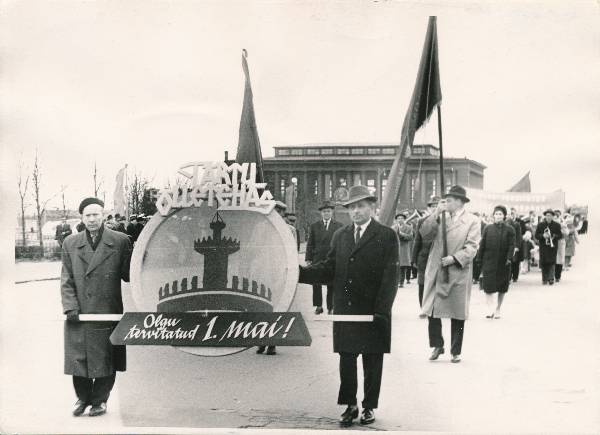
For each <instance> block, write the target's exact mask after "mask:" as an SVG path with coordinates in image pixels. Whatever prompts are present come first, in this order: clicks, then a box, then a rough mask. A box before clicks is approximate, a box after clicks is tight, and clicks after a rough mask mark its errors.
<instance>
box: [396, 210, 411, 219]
mask: <svg viewBox="0 0 600 435" xmlns="http://www.w3.org/2000/svg"><path fill="white" fill-rule="evenodd" d="M398 216H402V217H403V218H404V219H406V218H407V217H408V213H407V212H405V211H401V212H400V213H396V215H395V216H394V219H398Z"/></svg>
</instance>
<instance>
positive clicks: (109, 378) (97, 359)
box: [61, 198, 131, 416]
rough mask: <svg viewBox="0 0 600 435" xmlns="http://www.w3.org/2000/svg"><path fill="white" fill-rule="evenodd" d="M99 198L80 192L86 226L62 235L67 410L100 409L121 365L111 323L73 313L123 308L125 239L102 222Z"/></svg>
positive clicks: (110, 311)
mask: <svg viewBox="0 0 600 435" xmlns="http://www.w3.org/2000/svg"><path fill="white" fill-rule="evenodd" d="M103 206H104V204H103V202H102V201H100V200H99V199H97V198H86V199H84V200H83V201H82V203H81V205H80V206H79V212H80V213H81V215H82V220H83V222H84V224H85V227H86V229H85V230H84V231H82V232H80V233H77V234H73V235H71V236H69V237H67V238H66V239H65V241H64V243H63V250H62V272H61V296H62V307H63V313H64V314H66V315H67V321H66V322H65V331H64V334H65V374H67V375H72V376H73V386H74V387H75V393H76V394H77V398H78V401H77V403H76V404H75V409H74V411H73V415H75V416H80V415H82V414H83V413H84V412H85V409H86V408H87V407H88V406H89V405H91V406H92V408H91V410H90V413H89V415H90V416H97V415H102V414H104V413H105V412H106V402H107V400H108V397H109V395H110V392H111V390H112V387H113V385H114V383H115V376H116V371H124V370H125V346H113V345H112V344H111V343H110V340H109V337H110V334H111V333H112V331H113V329H114V327H115V326H116V325H115V324H114V323H107V322H80V321H79V314H120V313H122V312H123V302H122V299H121V280H124V281H129V263H130V258H131V243H130V242H129V239H128V237H127V236H126V235H124V234H122V233H119V232H116V231H113V230H111V229H108V228H105V227H104V225H103V224H102V209H103Z"/></svg>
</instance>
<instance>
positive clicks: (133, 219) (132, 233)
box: [127, 214, 144, 244]
mask: <svg viewBox="0 0 600 435" xmlns="http://www.w3.org/2000/svg"><path fill="white" fill-rule="evenodd" d="M143 229H144V227H143V226H142V224H140V223H139V222H138V219H137V215H135V214H132V215H131V216H130V217H129V225H127V235H128V236H129V239H130V240H131V242H132V243H134V244H135V242H137V239H138V237H139V236H140V233H141V232H142V230H143Z"/></svg>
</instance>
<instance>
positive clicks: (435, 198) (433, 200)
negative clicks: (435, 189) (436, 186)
mask: <svg viewBox="0 0 600 435" xmlns="http://www.w3.org/2000/svg"><path fill="white" fill-rule="evenodd" d="M438 202H440V197H439V196H432V197H431V198H429V201H427V205H428V206H432V205H433V204H437V203H438Z"/></svg>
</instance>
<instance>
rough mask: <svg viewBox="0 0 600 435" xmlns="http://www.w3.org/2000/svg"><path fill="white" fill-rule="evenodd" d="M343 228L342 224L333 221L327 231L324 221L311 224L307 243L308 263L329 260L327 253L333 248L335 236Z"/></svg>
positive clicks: (306, 257)
mask: <svg viewBox="0 0 600 435" xmlns="http://www.w3.org/2000/svg"><path fill="white" fill-rule="evenodd" d="M340 228H342V224H341V223H339V222H336V221H334V220H333V219H331V220H330V221H329V226H328V228H327V229H325V224H324V223H323V221H322V220H320V221H318V222H315V223H313V224H311V226H310V230H309V233H308V242H307V243H306V254H305V257H304V258H305V259H306V261H314V262H317V261H322V260H325V259H326V258H327V253H328V252H329V249H330V247H331V239H332V238H333V234H334V233H335V232H336V231H337V230H339V229H340Z"/></svg>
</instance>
